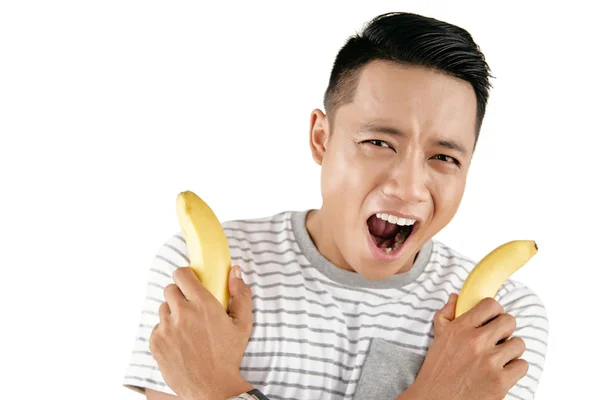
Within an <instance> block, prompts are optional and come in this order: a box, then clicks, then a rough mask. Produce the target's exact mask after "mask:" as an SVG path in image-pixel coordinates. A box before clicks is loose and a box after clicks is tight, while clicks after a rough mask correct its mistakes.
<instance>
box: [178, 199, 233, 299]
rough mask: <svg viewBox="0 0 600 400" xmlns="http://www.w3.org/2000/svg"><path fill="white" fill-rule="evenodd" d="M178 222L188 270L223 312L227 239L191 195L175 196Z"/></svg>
mask: <svg viewBox="0 0 600 400" xmlns="http://www.w3.org/2000/svg"><path fill="white" fill-rule="evenodd" d="M177 220H178V222H179V226H180V227H181V230H182V231H183V236H184V238H185V242H186V244H187V248H188V253H189V256H190V267H191V269H192V271H194V273H195V274H196V276H197V277H198V279H200V281H201V282H202V284H203V285H204V287H206V288H207V289H208V291H209V292H210V293H211V294H212V295H213V296H215V298H216V299H217V300H218V301H219V303H221V306H223V308H224V309H225V310H226V309H227V307H228V306H229V286H228V277H229V270H230V268H231V255H230V253H229V245H228V243H227V236H226V235H225V231H224V230H223V227H222V226H221V223H220V222H219V220H218V219H217V216H216V215H215V213H214V212H213V210H212V209H211V208H210V207H209V206H208V204H206V203H205V202H204V201H203V200H202V199H201V198H200V197H198V195H196V194H195V193H193V192H191V191H185V192H181V193H179V194H178V195H177Z"/></svg>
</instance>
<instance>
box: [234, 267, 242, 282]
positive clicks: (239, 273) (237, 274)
mask: <svg viewBox="0 0 600 400" xmlns="http://www.w3.org/2000/svg"><path fill="white" fill-rule="evenodd" d="M235 277H236V278H238V279H242V269H241V268H240V267H235Z"/></svg>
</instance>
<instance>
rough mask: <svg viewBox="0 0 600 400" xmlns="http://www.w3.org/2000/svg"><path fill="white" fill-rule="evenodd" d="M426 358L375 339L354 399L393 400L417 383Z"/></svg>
mask: <svg viewBox="0 0 600 400" xmlns="http://www.w3.org/2000/svg"><path fill="white" fill-rule="evenodd" d="M424 360H425V356H422V355H420V354H417V353H414V352H412V351H410V350H408V349H405V348H403V347H400V346H398V345H395V344H392V343H390V342H387V341H385V340H383V339H379V338H374V339H373V340H372V342H371V347H370V349H369V353H368V354H367V358H366V360H365V364H364V365H363V369H362V373H361V375H360V379H359V381H358V384H357V387H356V393H355V395H354V397H353V399H354V400H388V399H389V400H394V399H396V398H397V397H398V396H399V395H400V394H402V392H404V391H405V390H406V389H407V388H408V387H409V386H410V385H411V384H412V383H413V381H414V380H415V378H416V376H417V374H418V373H419V370H420V369H421V365H422V364H423V361H424Z"/></svg>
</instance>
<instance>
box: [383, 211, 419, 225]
mask: <svg viewBox="0 0 600 400" xmlns="http://www.w3.org/2000/svg"><path fill="white" fill-rule="evenodd" d="M376 215H377V218H380V219H382V220H384V221H387V222H390V223H392V224H398V225H413V224H414V223H415V222H416V221H415V220H414V219H410V218H402V217H397V216H395V215H391V214H386V213H377V214H376Z"/></svg>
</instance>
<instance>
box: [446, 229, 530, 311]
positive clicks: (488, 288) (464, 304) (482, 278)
mask: <svg viewBox="0 0 600 400" xmlns="http://www.w3.org/2000/svg"><path fill="white" fill-rule="evenodd" d="M537 251H538V246H537V244H536V243H535V241H533V240H513V241H511V242H507V243H504V244H502V245H500V246H498V247H497V248H496V249H494V250H492V251H491V252H490V253H489V254H488V255H486V256H485V257H484V258H483V259H481V261H479V263H477V265H475V267H474V268H473V270H472V271H471V273H470V274H469V275H468V276H467V279H466V280H465V283H464V284H463V286H462V288H461V290H460V293H459V295H458V300H457V303H456V310H455V318H458V317H459V316H461V315H462V314H464V313H465V312H467V311H469V310H470V309H471V308H473V307H474V306H475V305H476V304H477V303H479V302H480V301H481V300H483V299H484V298H486V297H492V298H493V297H494V296H496V293H497V292H498V290H499V289H500V287H501V286H502V284H503V283H504V281H506V280H507V279H508V278H509V277H510V276H511V275H512V274H513V273H515V272H516V271H518V270H519V269H520V268H521V267H522V266H523V265H525V264H526V263H527V261H529V259H530V258H531V257H533V256H534V255H535V254H536V253H537Z"/></svg>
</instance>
